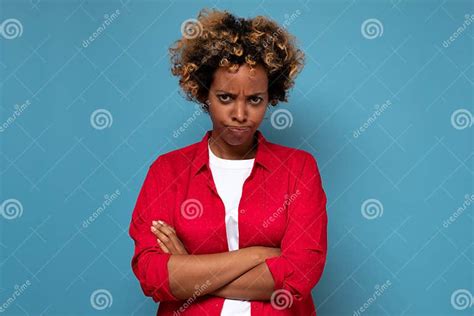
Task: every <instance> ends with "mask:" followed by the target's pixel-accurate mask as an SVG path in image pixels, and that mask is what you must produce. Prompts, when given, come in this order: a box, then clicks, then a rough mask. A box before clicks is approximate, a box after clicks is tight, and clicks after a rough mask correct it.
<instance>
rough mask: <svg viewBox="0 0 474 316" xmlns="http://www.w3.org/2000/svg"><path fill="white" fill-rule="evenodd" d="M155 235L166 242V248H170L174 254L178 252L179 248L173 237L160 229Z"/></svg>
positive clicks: (163, 242)
mask: <svg viewBox="0 0 474 316" xmlns="http://www.w3.org/2000/svg"><path fill="white" fill-rule="evenodd" d="M155 235H156V236H157V237H158V239H159V240H160V242H161V243H162V244H164V245H165V246H166V248H168V250H169V251H170V252H171V253H172V254H176V253H178V249H177V248H176V245H175V243H174V242H173V238H170V237H169V236H167V235H165V234H164V233H163V232H161V231H160V230H157V231H156V232H155Z"/></svg>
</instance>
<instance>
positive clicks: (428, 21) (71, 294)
mask: <svg viewBox="0 0 474 316" xmlns="http://www.w3.org/2000/svg"><path fill="white" fill-rule="evenodd" d="M206 6H207V7H217V8H220V9H228V10H230V11H232V12H233V13H235V14H237V15H240V16H243V17H253V16H255V15H259V14H261V15H267V16H269V17H272V18H273V19H275V20H276V21H278V22H279V23H281V24H283V23H284V21H285V20H288V19H291V23H290V24H289V25H288V30H289V31H290V32H291V33H292V34H294V35H295V36H296V37H297V39H298V41H299V44H300V47H301V49H302V50H303V51H304V52H305V53H306V67H305V68H304V70H303V72H302V73H301V74H300V76H299V77H298V79H297V81H296V85H295V87H294V89H293V90H291V94H290V98H289V102H288V104H280V105H279V106H278V107H276V108H273V109H271V111H269V112H268V113H267V118H266V119H265V120H264V122H263V123H262V126H261V130H262V132H263V133H264V135H265V136H266V138H267V139H268V140H270V141H272V142H275V143H280V144H283V145H287V146H291V147H298V148H302V149H304V150H307V151H310V152H311V153H312V154H313V155H314V156H315V157H316V159H317V161H318V164H319V167H320V171H321V175H322V178H323V185H324V188H325V191H326V194H327V197H328V208H327V211H328V214H329V227H328V229H329V235H328V238H329V248H328V260H327V264H326V268H325V271H324V275H323V277H322V279H321V281H320V282H319V283H318V284H317V286H316V287H315V288H314V290H313V297H314V301H315V304H316V307H317V311H318V315H352V314H353V313H354V311H356V310H358V309H359V308H360V307H361V306H363V305H364V303H367V302H368V300H369V298H370V297H372V295H374V293H375V289H376V287H377V286H380V285H382V284H383V283H384V282H386V281H387V280H388V281H390V284H391V285H390V286H389V287H388V289H386V291H384V293H383V294H382V295H381V296H379V297H377V299H376V300H375V301H374V302H373V303H371V304H370V306H369V307H368V309H367V310H366V311H365V312H364V313H363V314H366V315H468V314H470V315H472V313H473V310H474V307H472V306H470V307H469V302H467V303H464V305H463V304H461V305H462V306H459V305H456V304H453V303H452V301H451V299H452V297H453V294H454V293H455V292H456V291H457V290H460V289H461V290H464V293H466V291H467V293H468V294H467V297H468V300H469V299H471V300H472V295H473V294H474V284H473V283H474V282H473V262H474V259H473V252H474V247H473V237H474V236H473V234H474V233H473V232H474V229H473V228H474V227H473V217H472V211H471V210H472V205H468V206H467V207H465V208H464V209H462V212H460V213H459V217H457V218H456V220H455V221H453V222H450V223H449V225H444V226H443V223H445V221H446V220H448V218H449V217H450V216H452V215H453V214H454V213H455V212H456V210H458V208H460V207H462V205H463V203H465V201H467V200H469V199H466V195H467V196H470V195H471V194H473V193H474V192H473V180H472V179H473V146H472V144H473V143H472V127H471V125H472V111H473V108H472V106H473V82H474V67H473V59H472V56H473V45H474V36H473V30H474V25H473V23H471V24H470V25H469V26H467V27H466V29H465V30H464V31H463V32H461V33H459V36H458V37H457V38H456V39H455V40H454V41H452V42H450V44H449V45H448V47H444V46H443V42H444V41H446V40H448V39H449V37H450V36H451V35H453V33H455V32H456V31H457V29H458V28H459V27H461V26H462V25H463V22H464V21H465V20H466V17H465V15H466V14H474V7H473V6H474V4H473V2H471V1H467V0H466V1H435V0H433V1H404V0H401V1H375V0H374V1H362V0H360V1H285V2H282V1H262V2H259V1H245V2H244V1H241V2H237V1H235V2H228V1H217V2H210V1H201V2H198V1H142V0H128V1H125V0H123V1H59V0H57V1H46V0H41V1H38V0H34V1H19V0H1V1H0V22H1V21H4V20H6V19H10V18H14V19H17V20H18V21H19V22H20V23H21V26H22V34H21V36H17V37H16V38H11V39H7V38H6V37H5V36H3V37H2V36H0V45H1V46H0V50H1V52H0V53H1V55H0V105H1V109H0V114H1V116H0V118H1V120H0V123H1V124H4V123H5V122H7V120H8V119H9V118H10V122H11V123H10V124H8V126H7V128H5V129H4V130H3V131H2V132H1V133H0V142H1V148H0V149H1V155H0V158H1V168H0V170H1V194H0V203H3V205H5V204H6V201H11V200H10V199H14V200H15V201H16V203H17V210H18V211H19V210H20V208H21V212H18V213H17V214H16V215H15V216H13V218H10V217H11V216H10V217H9V216H7V215H6V213H5V212H6V211H4V213H3V214H4V216H0V225H1V226H0V228H1V240H0V252H1V255H0V259H1V260H0V271H1V273H0V278H1V279H0V304H4V303H5V302H6V301H7V299H8V298H11V297H12V295H13V293H14V291H15V286H21V285H22V284H24V283H25V282H27V280H28V282H29V284H28V286H27V288H26V289H25V290H24V291H23V292H22V293H21V295H20V296H18V297H16V299H15V300H14V301H13V302H12V303H11V304H9V305H8V308H7V309H6V311H5V314H8V315H39V314H40V313H43V314H42V315H96V314H97V315H99V314H101V315H154V313H155V312H156V308H157V305H156V304H155V303H154V302H153V301H152V299H151V298H148V297H145V296H144V295H143V293H142V292H141V289H140V287H139V284H138V281H137V280H136V279H135V277H134V275H133V273H132V271H131V268H130V260H131V256H132V252H133V243H132V240H131V239H130V238H129V236H128V225H129V222H130V217H131V212H132V209H133V206H134V204H135V201H136V198H137V195H138V191H139V189H140V186H141V184H142V181H143V179H144V176H145V173H146V171H147V168H148V166H149V165H150V163H151V162H152V161H153V160H154V159H155V158H156V157H157V156H158V155H159V154H162V153H165V152H168V151H171V150H173V149H176V148H180V147H183V146H186V145H188V144H191V143H193V142H196V141H199V140H200V139H201V138H202V136H203V135H204V132H205V131H206V130H208V129H211V128H212V127H211V124H210V120H209V117H208V116H207V115H205V114H204V115H198V116H195V120H193V121H192V123H191V124H190V125H189V126H187V128H186V129H185V131H184V132H183V133H181V134H180V135H179V137H174V136H173V132H174V131H175V130H177V129H178V128H179V127H180V126H183V124H184V122H186V120H188V119H189V118H190V117H193V113H194V112H195V110H196V109H195V107H194V105H193V104H192V103H190V102H188V101H186V100H185V99H184V98H183V96H182V94H181V93H180V92H179V89H178V84H177V78H175V77H172V76H171V74H170V71H169V67H170V66H169V59H168V57H167V49H168V47H169V46H170V45H171V43H172V42H173V41H174V40H176V39H178V38H179V37H180V36H181V31H180V27H181V23H182V22H183V21H184V20H186V19H189V18H196V17H197V13H198V11H199V10H200V9H201V8H202V7H206ZM117 9H118V10H119V11H120V15H119V16H118V18H116V19H115V20H114V21H113V22H112V23H111V24H110V25H109V26H107V28H106V29H105V31H104V32H103V33H101V34H100V35H99V36H98V37H97V38H96V39H95V40H94V41H93V42H91V43H90V44H89V46H87V47H84V46H83V44H82V43H83V41H84V40H85V39H87V38H88V37H89V36H91V35H92V33H93V32H94V31H95V30H96V29H97V28H98V27H99V26H100V25H101V24H102V22H103V21H104V20H105V18H104V15H105V14H109V16H110V14H112V13H113V12H115V11H116V10H117ZM298 10H299V11H298ZM298 12H299V13H298ZM295 15H296V18H294V19H292V18H291V17H292V16H293V17H295ZM372 18H374V19H377V20H378V21H379V22H380V24H379V25H378V27H379V31H378V32H379V34H378V36H376V37H375V38H373V39H369V38H367V36H364V33H363V32H362V31H361V26H362V24H363V23H364V21H366V20H368V19H372ZM381 28H383V32H381ZM387 100H389V101H390V103H391V105H390V106H389V107H388V108H387V109H386V110H385V111H384V112H383V113H382V114H381V115H380V116H378V117H377V118H376V120H375V121H373V122H371V123H370V124H369V126H367V128H366V129H365V130H364V132H363V133H362V134H361V135H360V136H359V137H354V136H353V133H354V131H355V130H357V129H358V128H359V127H360V126H363V125H364V123H366V122H367V121H368V120H369V118H370V117H371V116H372V115H373V114H374V113H375V110H376V107H377V105H379V106H380V105H382V104H383V103H384V102H386V101H387ZM27 101H28V102H30V104H29V105H28V106H27V108H26V109H25V110H24V111H23V112H22V113H21V115H19V116H16V117H15V118H14V120H13V122H12V121H11V118H12V117H13V116H14V111H15V105H16V104H18V105H21V104H24V103H25V102H27ZM97 109H105V110H107V111H109V113H110V115H109V117H108V120H109V125H108V126H107V127H106V128H103V129H97V128H94V127H93V124H91V121H90V118H91V115H92V113H93V112H94V111H95V110H97ZM278 109H285V110H287V111H288V112H286V113H287V114H288V113H290V119H291V123H292V124H291V126H290V125H288V126H287V127H286V128H282V129H278V128H275V126H274V125H272V124H271V116H272V115H273V112H275V111H276V110H278ZM457 110H462V112H463V114H464V117H463V121H462V123H458V124H461V126H460V125H456V124H455V123H453V122H452V119H451V118H452V116H453V113H455V111H457ZM466 120H467V121H466ZM110 122H112V124H111V125H110ZM116 190H119V192H120V195H119V197H118V198H117V199H115V200H114V201H113V202H112V203H111V204H110V205H109V206H108V207H107V208H106V209H105V210H104V211H103V212H101V213H100V216H98V217H97V218H96V219H95V220H94V221H93V222H91V223H90V224H89V225H88V226H87V227H84V225H83V221H84V220H86V219H87V218H88V217H89V216H91V215H92V213H93V212H94V211H96V210H97V208H99V207H100V206H101V205H102V203H104V201H105V200H106V199H107V196H106V195H109V196H110V195H111V194H112V193H113V192H114V191H116ZM369 199H376V200H377V201H378V202H377V203H379V204H378V209H377V212H378V213H377V216H375V218H373V219H369V218H367V216H364V212H363V207H362V205H363V204H364V202H365V201H367V200H369ZM471 204H472V203H471ZM18 205H21V207H20V206H18ZM361 208H362V209H361ZM97 289H104V290H106V291H108V293H109V297H108V299H109V300H110V299H112V300H113V301H112V304H111V305H110V304H109V305H110V306H109V305H108V306H107V307H106V308H105V309H103V310H98V309H95V308H93V306H92V304H91V302H90V297H91V295H92V293H93V292H94V291H96V290H97ZM469 296H471V297H470V298H469ZM0 306H1V305H0ZM456 306H457V307H458V309H456V308H455V307H456Z"/></svg>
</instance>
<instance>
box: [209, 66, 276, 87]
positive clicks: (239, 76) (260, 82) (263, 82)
mask: <svg viewBox="0 0 474 316" xmlns="http://www.w3.org/2000/svg"><path fill="white" fill-rule="evenodd" d="M212 86H213V88H214V89H215V90H224V91H227V92H230V93H236V94H237V93H239V91H241V90H242V89H243V90H244V91H246V92H249V93H252V92H258V91H266V90H267V88H268V78H267V73H266V71H265V68H264V67H263V66H261V65H257V66H256V67H255V68H254V69H253V70H251V68H250V67H249V66H248V65H247V64H243V65H241V66H240V67H239V69H238V71H236V72H231V71H229V69H228V68H225V67H219V68H218V69H217V70H216V71H215V73H214V80H213V83H212Z"/></svg>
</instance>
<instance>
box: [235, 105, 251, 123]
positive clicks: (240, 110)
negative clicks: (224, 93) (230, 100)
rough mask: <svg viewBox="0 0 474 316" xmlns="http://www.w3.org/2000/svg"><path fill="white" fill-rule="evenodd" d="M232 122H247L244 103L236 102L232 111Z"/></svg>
mask: <svg viewBox="0 0 474 316" xmlns="http://www.w3.org/2000/svg"><path fill="white" fill-rule="evenodd" d="M232 121H237V122H239V123H244V122H246V121H247V105H246V104H245V101H242V100H237V101H236V102H235V103H234V108H233V110H232Z"/></svg>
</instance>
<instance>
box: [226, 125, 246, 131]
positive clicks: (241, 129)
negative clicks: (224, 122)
mask: <svg viewBox="0 0 474 316" xmlns="http://www.w3.org/2000/svg"><path fill="white" fill-rule="evenodd" d="M226 127H227V128H228V129H230V130H233V131H249V130H250V127H249V126H226Z"/></svg>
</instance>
